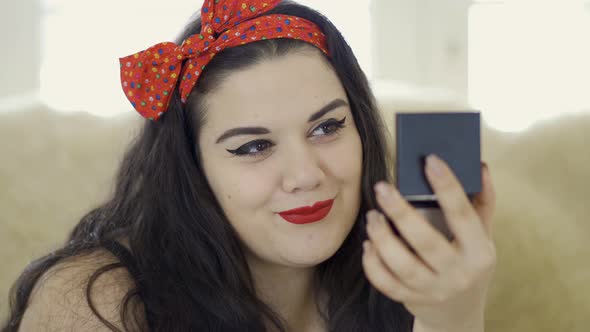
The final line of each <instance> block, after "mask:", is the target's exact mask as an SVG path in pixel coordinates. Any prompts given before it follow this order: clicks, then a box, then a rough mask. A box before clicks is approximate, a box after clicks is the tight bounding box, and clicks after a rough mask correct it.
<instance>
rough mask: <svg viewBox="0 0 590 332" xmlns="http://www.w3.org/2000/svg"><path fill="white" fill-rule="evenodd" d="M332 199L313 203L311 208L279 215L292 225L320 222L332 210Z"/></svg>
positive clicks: (306, 207)
mask: <svg viewBox="0 0 590 332" xmlns="http://www.w3.org/2000/svg"><path fill="white" fill-rule="evenodd" d="M332 203H334V199H329V200H325V201H321V202H317V203H315V204H314V205H313V206H304V207H301V208H297V209H292V210H288V211H283V212H280V213H279V215H280V216H281V217H282V218H283V219H285V220H286V221H288V222H290V223H293V224H298V225H300V224H307V223H311V222H315V221H319V220H322V219H323V218H324V217H325V216H327V215H328V213H329V212H330V210H331V209H332Z"/></svg>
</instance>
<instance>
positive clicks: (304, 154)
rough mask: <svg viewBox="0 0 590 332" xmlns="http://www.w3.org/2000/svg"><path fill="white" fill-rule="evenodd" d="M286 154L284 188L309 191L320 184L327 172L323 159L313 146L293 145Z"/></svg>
mask: <svg viewBox="0 0 590 332" xmlns="http://www.w3.org/2000/svg"><path fill="white" fill-rule="evenodd" d="M285 154H286V156H285V164H284V173H283V189H284V190H285V191H286V192H292V191H295V190H301V191H309V190H313V189H314V188H316V187H317V186H318V185H320V183H321V182H322V181H323V179H324V177H325V174H324V171H323V170H322V165H321V159H320V158H319V155H318V154H317V151H314V149H313V147H309V146H306V145H297V146H291V147H290V149H289V150H288V151H286V153H285Z"/></svg>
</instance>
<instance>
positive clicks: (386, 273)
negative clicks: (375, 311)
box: [362, 241, 428, 304]
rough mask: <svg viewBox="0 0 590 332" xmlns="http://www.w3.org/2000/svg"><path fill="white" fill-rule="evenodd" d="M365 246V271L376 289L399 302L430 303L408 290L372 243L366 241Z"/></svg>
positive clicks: (415, 292)
mask: <svg viewBox="0 0 590 332" xmlns="http://www.w3.org/2000/svg"><path fill="white" fill-rule="evenodd" d="M363 245H364V253H363V258H362V264H363V269H364V271H365V275H366V276H367V279H368V280H369V281H370V282H371V284H373V286H374V287H375V288H377V289H378V290H379V291H381V292H382V293H383V294H385V295H386V296H388V297H389V298H392V299H395V300H397V301H398V302H411V303H417V304H420V303H428V298H427V297H426V296H424V295H421V294H419V293H418V292H417V291H415V290H412V289H410V288H408V287H407V286H406V285H404V283H403V282H401V281H400V279H399V278H398V277H397V276H396V275H394V274H393V273H392V272H391V271H390V270H389V269H388V268H387V267H386V266H385V264H384V263H383V261H382V260H381V258H380V256H379V254H377V251H376V249H375V248H374V246H373V245H372V244H371V241H365V242H364V243H363Z"/></svg>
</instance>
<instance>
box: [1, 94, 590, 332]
mask: <svg viewBox="0 0 590 332" xmlns="http://www.w3.org/2000/svg"><path fill="white" fill-rule="evenodd" d="M380 104H381V107H382V109H383V110H384V112H385V116H386V118H387V119H388V121H389V124H390V125H391V121H392V118H393V115H392V112H393V110H394V109H410V108H412V107H411V103H410V104H407V105H404V104H403V103H397V104H395V103H393V104H392V102H391V101H390V100H387V99H384V98H381V102H380ZM438 106H440V105H438ZM455 106H457V105H452V104H447V105H445V106H444V107H450V108H452V107H455ZM444 107H443V108H444ZM414 108H415V109H417V108H420V109H425V108H428V105H418V106H417V107H416V106H415V105H414ZM439 108H440V107H439ZM138 120H139V117H138V116H136V115H135V114H133V113H132V112H130V114H127V115H125V116H121V117H118V118H113V119H103V118H97V117H94V116H91V115H88V114H85V113H76V114H63V113H55V112H53V111H52V110H49V109H34V110H27V111H23V112H19V113H4V114H0V158H1V162H0V211H1V212H0V262H1V265H0V266H1V267H0V317H4V315H5V314H6V310H7V292H8V287H9V286H10V284H11V283H12V282H13V281H14V279H15V278H16V276H17V275H18V274H19V273H20V271H21V270H22V269H23V268H24V267H25V265H26V264H27V262H29V261H30V260H31V259H33V258H34V257H38V256H39V255H42V254H44V253H46V252H48V251H49V250H51V249H52V248H56V247H57V246H58V245H59V244H60V243H61V241H63V240H64V238H65V236H66V234H67V232H68V230H69V229H70V228H71V227H72V225H74V224H75V223H76V222H77V221H78V220H79V218H80V217H81V215H82V214H83V213H84V212H85V211H87V210H88V209H90V208H91V207H93V206H95V205H97V204H98V203H99V202H100V201H101V200H102V199H103V198H104V197H105V196H106V195H107V194H108V193H109V191H110V190H111V189H112V184H111V180H112V176H113V173H114V171H115V169H116V167H117V164H118V162H119V159H120V158H121V153H122V152H123V150H124V148H125V145H126V143H127V141H129V139H130V138H131V137H132V135H133V134H134V133H135V131H136V129H137V124H138V123H139V121H138ZM589 133H590V114H588V113H587V115H580V116H572V117H567V118H561V119H559V120H554V121H551V122H547V123H543V124H540V125H538V126H536V127H533V128H531V129H529V130H527V131H526V132H523V133H521V134H505V133H500V132H497V131H493V130H491V129H489V128H488V127H486V126H485V123H484V124H483V128H482V141H483V150H482V151H483V152H482V153H483V159H484V160H486V161H487V162H488V163H489V165H490V168H491V171H492V176H493V178H494V181H495V184H496V190H497V194H498V208H497V213H496V218H495V239H496V242H497V247H498V259H499V262H498V269H497V272H496V278H495V281H494V284H493V285H492V289H491V291H490V294H489V306H488V313H487V331H491V332H509V331H514V332H517V331H518V332H523V331H531V332H542V331H547V332H557V331H560V332H562V331H576V332H583V331H588V330H589V329H590V285H589V284H588V282H589V281H590V263H589V262H590V245H588V244H587V243H588V238H589V237H590V218H589V217H588V216H589V215H590V204H589V203H588V202H589V200H588V194H589V193H590V190H589V189H588V188H589V187H590V172H589V169H590V167H589V166H588V165H589V164H590V152H589V148H588V146H587V144H588V143H590V134H589Z"/></svg>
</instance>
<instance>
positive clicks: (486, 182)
mask: <svg viewBox="0 0 590 332" xmlns="http://www.w3.org/2000/svg"><path fill="white" fill-rule="evenodd" d="M473 207H474V209H475V211H476V212H477V214H478V215H479V217H480V218H481V221H482V223H483V225H484V229H485V231H486V234H487V235H488V237H489V238H492V233H493V224H492V218H493V216H494V209H495V208H496V192H495V190H494V186H493V183H492V179H491V175H490V169H489V167H488V165H487V164H486V163H484V162H482V167H481V192H480V193H479V194H477V195H476V196H475V197H474V200H473Z"/></svg>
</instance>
